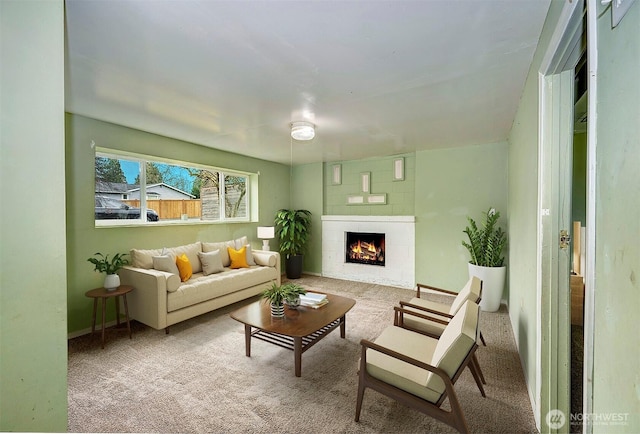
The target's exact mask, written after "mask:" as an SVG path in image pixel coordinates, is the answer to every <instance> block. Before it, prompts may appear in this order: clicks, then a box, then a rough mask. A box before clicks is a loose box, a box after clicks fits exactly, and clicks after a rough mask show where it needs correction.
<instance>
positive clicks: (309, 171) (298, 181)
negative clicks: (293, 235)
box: [291, 163, 323, 274]
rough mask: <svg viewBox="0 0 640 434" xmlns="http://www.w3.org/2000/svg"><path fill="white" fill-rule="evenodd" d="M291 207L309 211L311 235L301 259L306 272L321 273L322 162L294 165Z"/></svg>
mask: <svg viewBox="0 0 640 434" xmlns="http://www.w3.org/2000/svg"><path fill="white" fill-rule="evenodd" d="M291 179H292V182H291V208H293V209H306V210H309V211H311V237H310V239H309V244H308V246H307V252H306V253H305V255H304V259H303V261H304V262H303V270H304V272H306V273H312V274H321V273H322V220H321V219H322V196H323V183H322V163H312V164H303V165H299V166H294V168H293V173H292V178H291Z"/></svg>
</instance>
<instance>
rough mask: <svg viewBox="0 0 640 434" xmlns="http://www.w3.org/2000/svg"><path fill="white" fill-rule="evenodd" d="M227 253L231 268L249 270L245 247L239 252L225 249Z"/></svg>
mask: <svg viewBox="0 0 640 434" xmlns="http://www.w3.org/2000/svg"><path fill="white" fill-rule="evenodd" d="M227 251H228V252H229V258H230V259H231V265H230V267H231V268H249V265H247V253H246V251H247V248H246V247H243V248H241V249H240V250H236V249H232V248H231V247H227Z"/></svg>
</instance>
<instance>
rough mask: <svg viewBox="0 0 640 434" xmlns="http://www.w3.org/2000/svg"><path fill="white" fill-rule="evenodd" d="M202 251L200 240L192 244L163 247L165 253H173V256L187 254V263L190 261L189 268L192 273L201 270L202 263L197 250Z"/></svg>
mask: <svg viewBox="0 0 640 434" xmlns="http://www.w3.org/2000/svg"><path fill="white" fill-rule="evenodd" d="M201 251H202V243H201V242H200V241H198V242H196V243H192V244H185V245H183V246H177V247H170V248H167V249H165V254H167V253H169V254H173V255H175V257H176V258H177V257H179V256H182V254H185V255H187V258H189V263H191V269H192V270H193V272H194V273H199V272H201V271H202V265H201V264H200V258H198V252H201Z"/></svg>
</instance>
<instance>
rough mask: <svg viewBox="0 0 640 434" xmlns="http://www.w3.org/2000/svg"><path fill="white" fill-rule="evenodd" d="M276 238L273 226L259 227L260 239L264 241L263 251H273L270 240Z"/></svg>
mask: <svg viewBox="0 0 640 434" xmlns="http://www.w3.org/2000/svg"><path fill="white" fill-rule="evenodd" d="M274 237H275V229H274V227H273V226H258V238H259V239H261V240H262V250H267V251H269V250H271V248H270V247H269V240H270V239H272V238H274Z"/></svg>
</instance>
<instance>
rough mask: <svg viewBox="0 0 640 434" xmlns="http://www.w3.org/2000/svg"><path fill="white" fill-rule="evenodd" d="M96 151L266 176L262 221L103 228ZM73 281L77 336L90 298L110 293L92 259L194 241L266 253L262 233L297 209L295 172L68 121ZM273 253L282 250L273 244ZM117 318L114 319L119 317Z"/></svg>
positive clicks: (71, 313) (86, 320) (71, 312)
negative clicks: (98, 215) (97, 215)
mask: <svg viewBox="0 0 640 434" xmlns="http://www.w3.org/2000/svg"><path fill="white" fill-rule="evenodd" d="M92 142H93V143H95V145H96V146H99V147H103V148H110V149H117V150H123V151H129V152H135V153H140V154H145V155H150V156H157V157H161V158H169V159H175V160H179V161H185V162H193V163H200V164H205V165H211V166H215V167H222V168H227V169H235V170H241V171H246V172H252V173H258V172H259V173H260V174H259V177H258V184H259V197H258V202H259V211H260V212H259V220H258V221H257V222H251V223H226V224H224V223H223V224H221V223H214V224H207V225H171V226H161V225H151V226H147V227H111V228H104V227H102V228H96V227H95V224H94V205H93V202H94V201H93V196H94V160H95V150H94V148H93V147H92V146H91V143H92ZM66 161H67V170H66V183H67V188H66V196H67V273H68V321H69V333H71V334H74V333H77V332H82V331H85V330H86V329H87V328H89V327H90V325H91V310H92V306H93V305H92V302H91V300H90V299H89V298H87V297H85V295H84V293H85V292H86V291H88V290H89V289H92V288H95V287H99V286H102V281H103V279H104V275H102V274H100V273H96V272H94V271H93V267H92V265H91V264H89V263H88V262H87V258H89V257H90V256H92V255H93V254H94V253H95V252H103V253H111V254H113V253H116V252H128V251H129V250H130V249H131V248H161V247H171V246H177V245H181V244H188V243H192V242H194V241H218V240H228V239H234V238H239V237H241V236H243V235H247V236H248V237H249V240H251V241H252V245H253V246H254V247H255V248H259V247H260V246H261V245H262V243H261V242H260V241H259V240H258V239H257V236H256V227H257V226H259V225H263V226H264V225H272V224H273V219H274V216H275V212H276V211H277V210H278V209H280V208H287V207H288V206H289V166H286V165H282V164H277V163H271V162H267V161H263V160H258V159H254V158H248V157H244V156H241V155H238V154H233V153H229V152H223V151H218V150H214V149H211V148H207V147H204V146H199V145H196V144H193V143H188V142H184V141H181V140H176V139H172V138H168V137H163V136H158V135H155V134H150V133H146V132H143V131H139V130H134V129H131V128H126V127H123V126H119V125H114V124H110V123H107V122H101V121H97V120H94V119H89V118H86V117H83V116H76V115H70V114H67V115H66ZM271 244H272V246H271V248H272V250H276V249H277V247H278V244H277V240H273V241H272V243H271ZM113 315H114V312H113V311H110V312H109V316H110V317H113Z"/></svg>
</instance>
